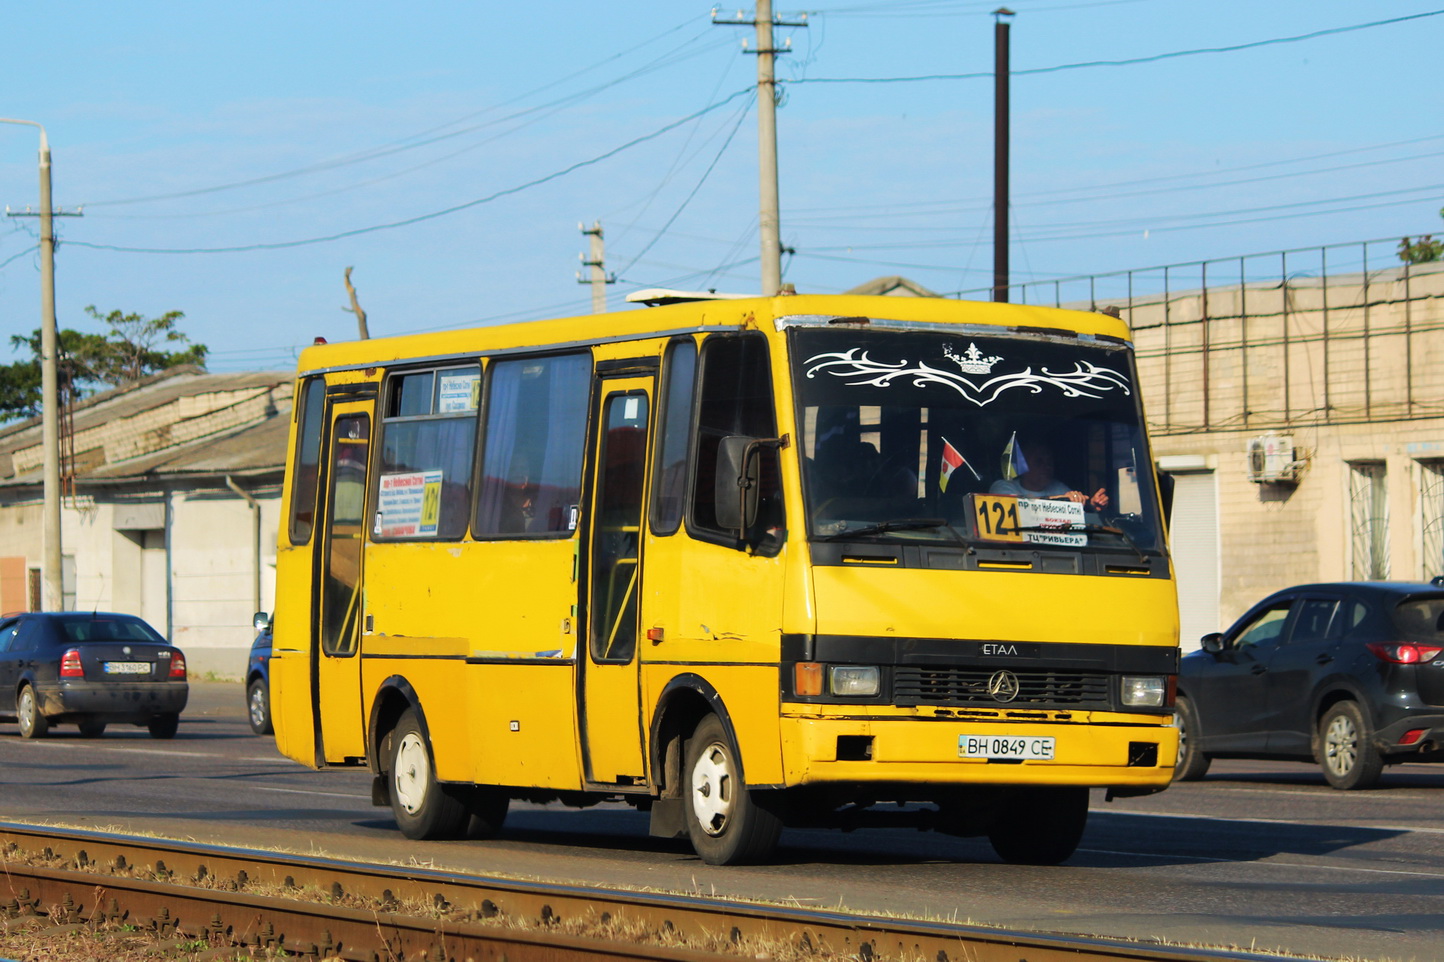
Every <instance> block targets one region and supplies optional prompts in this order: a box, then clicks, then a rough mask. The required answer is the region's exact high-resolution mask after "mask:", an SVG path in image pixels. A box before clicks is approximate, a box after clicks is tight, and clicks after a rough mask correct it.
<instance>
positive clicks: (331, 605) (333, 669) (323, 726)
mask: <svg viewBox="0 0 1444 962" xmlns="http://www.w3.org/2000/svg"><path fill="white" fill-rule="evenodd" d="M374 407H375V402H374V401H370V400H367V401H346V402H341V403H334V404H332V405H330V407H329V416H328V418H327V421H328V423H329V425H330V431H329V432H328V437H329V439H330V440H329V448H328V452H329V453H328V457H327V461H326V502H325V514H324V516H323V517H324V521H323V524H324V527H323V528H322V530H321V545H320V548H321V550H320V551H319V552H318V556H317V561H316V564H317V566H318V570H317V572H316V574H317V577H316V578H315V580H314V582H313V583H314V584H315V585H316V586H317V587H316V591H317V597H316V599H315V608H314V610H315V612H316V616H315V617H316V620H315V626H314V629H313V631H312V662H311V663H312V664H313V665H314V666H315V668H314V671H315V675H314V684H315V686H316V687H315V691H314V696H315V697H313V698H312V704H314V705H315V706H316V717H315V721H314V725H315V731H316V740H317V750H316V755H317V761H324V762H326V763H329V764H333V765H334V764H340V763H343V762H345V761H346V760H347V759H364V758H365V756H366V736H365V728H366V719H365V717H364V715H363V714H362V712H363V708H362V704H361V657H360V655H361V617H362V611H361V598H362V580H361V559H362V555H363V550H362V549H363V547H364V544H365V537H366V521H365V518H366V491H367V484H366V468H367V465H368V464H369V463H370V450H371V422H372V413H373V409H374Z"/></svg>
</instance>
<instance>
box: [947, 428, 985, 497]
mask: <svg viewBox="0 0 1444 962" xmlns="http://www.w3.org/2000/svg"><path fill="white" fill-rule="evenodd" d="M958 468H967V469H968V470H969V471H971V472H972V474H973V477H975V478H978V480H980V481H981V480H982V478H981V477H979V475H978V472H977V471H974V470H973V466H972V465H971V464H969V463H968V459H967V458H965V457H963V456H962V454H961V453H959V451H958V449H957V448H955V447H953V445H952V442H950V441H949V440H948V439H947V438H943V470H942V473H941V474H939V475H938V490H939V491H946V490H948V481H949V479H951V478H952V476H953V472H954V471H956V470H957V469H958Z"/></svg>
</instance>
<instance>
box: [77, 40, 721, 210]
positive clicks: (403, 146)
mask: <svg viewBox="0 0 1444 962" xmlns="http://www.w3.org/2000/svg"><path fill="white" fill-rule="evenodd" d="M691 22H692V19H691V18H689V19H688V20H687V21H686V22H684V23H682V24H679V25H678V26H676V27H673V28H671V29H669V30H666V31H663V32H662V33H660V34H658V35H657V36H655V37H653V38H652V39H651V40H646V41H643V42H642V43H640V44H637V45H636V46H634V47H631V48H629V49H627V50H625V51H622V52H621V53H618V54H614V55H613V56H611V57H607V58H605V59H603V60H600V61H598V62H597V63H595V64H593V65H592V66H590V67H585V68H583V69H581V70H578V71H574V72H573V73H571V74H568V75H567V76H566V77H563V78H561V79H559V80H554V81H551V82H550V83H546V84H543V85H542V86H540V87H536V88H533V89H532V90H529V91H527V92H526V93H523V94H518V95H517V96H515V97H513V98H511V99H510V100H504V101H502V102H501V103H499V104H495V105H493V106H491V107H488V108H486V109H485V110H480V111H476V112H474V113H471V114H467V115H466V116H464V117H461V118H458V119H457V120H454V121H450V122H449V123H446V124H440V125H438V126H435V127H431V128H429V129H427V130H425V131H421V132H420V133H416V134H411V135H409V136H407V137H403V138H400V139H398V140H393V141H390V142H388V143H386V144H382V145H380V146H377V147H371V148H367V149H366V150H364V151H360V152H358V153H353V154H346V155H343V156H341V157H338V158H333V159H330V160H324V161H318V162H317V163H314V164H308V165H306V166H304V167H297V168H294V169H292V170H287V171H281V172H279V173H275V174H267V175H265V176H262V177H253V178H250V179H247V180H241V181H234V182H231V183H227V184H217V185H214V186H211V187H200V188H196V189H194V190H185V191H176V192H173V193H168V194H152V195H149V196H145V197H128V198H123V199H120V200H108V201H107V200H101V201H90V202H88V203H87V204H85V206H87V207H92V208H94V207H118V206H121V205H125V204H141V203H151V202H154V201H158V200H177V199H182V198H186V197H198V196H203V195H206V194H214V193H220V192H222V191H228V190H236V189H238V188H242V187H255V186H259V185H261V184H267V183H274V182H276V181H280V180H287V179H290V178H293V177H301V176H305V175H307V174H315V173H322V172H324V171H328V170H335V169H336V168H338V167H346V166H351V165H353V164H359V163H364V162H366V161H370V160H378V159H380V158H383V157H387V156H391V155H392V154H397V153H402V152H404V151H408V150H415V149H417V148H420V147H427V146H430V145H432V144H435V143H439V142H441V141H444V140H449V139H452V138H455V137H460V136H464V135H465V134H469V133H474V132H476V131H478V130H484V129H485V128H487V127H493V126H496V125H498V124H504V123H506V122H508V121H510V120H516V119H519V118H522V117H525V116H527V115H529V114H533V113H537V112H539V111H544V110H547V109H548V108H551V107H557V106H559V105H565V104H568V103H571V102H576V101H579V100H583V99H585V98H587V97H590V96H592V95H594V94H597V93H600V92H602V91H604V90H608V89H610V88H612V87H615V86H617V85H619V84H622V83H625V82H626V81H628V80H632V79H635V78H636V77H639V76H643V75H645V74H646V73H650V72H651V71H653V70H656V69H661V67H664V66H671V64H672V63H673V62H675V61H670V60H668V59H667V58H670V57H674V56H676V55H678V54H679V53H680V52H681V51H682V50H684V49H686V47H688V46H689V45H691V44H693V43H695V42H696V41H697V40H699V39H701V38H702V37H704V36H708V35H709V33H710V31H703V32H701V33H699V34H697V35H696V36H695V37H692V38H691V39H690V40H687V41H686V42H685V43H683V44H682V45H681V46H679V47H677V48H675V49H674V50H672V51H669V52H668V53H667V54H664V55H663V56H662V57H659V58H657V59H655V60H653V61H652V62H651V63H649V64H645V65H643V66H642V67H639V68H637V69H635V70H633V71H630V72H628V73H626V74H623V75H622V76H620V77H617V78H614V79H612V80H610V81H607V82H605V83H602V84H598V85H596V86H594V87H590V88H587V89H585V90H581V91H578V92H577V93H574V94H568V95H567V96H565V97H560V98H558V99H556V100H553V101H549V102H547V103H544V104H538V105H536V106H535V107H528V108H526V109H524V110H519V111H516V112H515V113H512V114H508V115H507V116H505V117H499V118H497V119H495V120H491V121H488V122H486V123H483V124H477V125H474V126H471V127H467V128H463V129H461V130H456V131H452V132H450V133H445V134H438V133H437V132H439V131H443V130H445V129H446V128H447V127H452V126H455V125H456V124H458V123H463V122H465V121H467V120H470V119H471V118H473V117H479V116H481V115H482V114H485V113H490V112H491V111H494V110H497V109H499V108H501V107H505V106H507V105H508V104H512V103H516V102H517V101H520V100H524V99H526V98H527V97H530V96H532V95H534V94H537V93H540V92H542V91H544V90H548V89H550V88H551V87H554V86H557V85H558V84H561V83H564V82H566V81H567V80H570V79H572V78H573V77H578V76H580V75H582V74H584V73H587V72H589V71H591V70H594V69H596V68H597V67H600V66H601V65H603V64H606V63H610V62H611V61H613V60H616V59H618V58H620V57H622V56H625V55H626V54H628V53H631V52H632V51H635V50H639V49H641V48H642V47H645V46H647V45H649V44H651V43H655V42H656V41H657V40H660V39H662V38H663V37H666V36H668V35H670V34H672V33H675V32H677V31H678V30H680V29H682V28H683V27H685V26H686V25H687V24H688V23H691ZM716 46H721V44H711V45H709V49H710V47H716ZM515 129H521V128H520V127H518V128H515ZM432 134H437V136H431V135H432ZM418 137H424V138H427V139H424V140H417V139H416V138H418ZM408 141H410V142H408ZM487 142H489V141H484V142H483V143H487ZM475 146H481V145H474V147H475ZM474 147H473V148H469V149H474ZM451 156H454V155H451ZM420 166H426V165H420ZM412 169H419V167H418V168H412ZM407 172H409V171H407ZM320 196H326V195H325V194H322V195H320Z"/></svg>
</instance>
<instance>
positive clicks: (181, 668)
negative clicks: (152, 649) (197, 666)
mask: <svg viewBox="0 0 1444 962" xmlns="http://www.w3.org/2000/svg"><path fill="white" fill-rule="evenodd" d="M185 676H186V656H185V655H182V654H181V653H180V652H176V653H175V654H173V655H171V656H170V676H169V677H171V678H180V679H184V678H185Z"/></svg>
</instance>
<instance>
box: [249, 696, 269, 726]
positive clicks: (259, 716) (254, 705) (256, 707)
mask: <svg viewBox="0 0 1444 962" xmlns="http://www.w3.org/2000/svg"><path fill="white" fill-rule="evenodd" d="M265 720H266V696H265V693H264V692H262V691H261V689H259V688H252V689H251V724H252V725H261V724H263V723H264V722H265Z"/></svg>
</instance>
